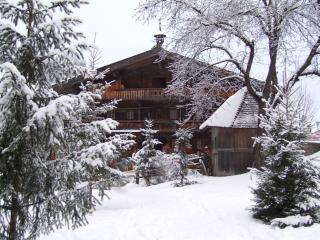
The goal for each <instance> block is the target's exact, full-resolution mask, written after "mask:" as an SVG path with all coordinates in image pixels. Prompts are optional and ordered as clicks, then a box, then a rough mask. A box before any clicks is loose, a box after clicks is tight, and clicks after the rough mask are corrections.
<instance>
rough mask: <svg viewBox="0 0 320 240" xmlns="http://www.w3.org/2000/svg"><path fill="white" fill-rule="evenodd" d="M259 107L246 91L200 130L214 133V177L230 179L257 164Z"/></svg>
mask: <svg viewBox="0 0 320 240" xmlns="http://www.w3.org/2000/svg"><path fill="white" fill-rule="evenodd" d="M257 115H258V104H257V103H256V101H255V100H254V98H253V97H252V96H251V95H250V94H249V93H248V91H247V89H246V88H245V87H244V88H242V89H241V90H239V91H238V92H237V93H236V94H234V95H232V96H231V97H230V98H228V99H227V100H226V102H224V103H223V104H222V105H221V106H220V107H219V109H218V110H217V111H216V112H215V113H213V114H212V116H211V117H210V118H208V119H207V120H206V121H205V122H204V123H203V124H202V125H201V126H200V129H202V130H203V131H206V132H208V131H209V132H210V133H211V139H212V145H211V149H212V151H211V160H212V168H213V169H212V173H213V175H215V176H228V175H234V174H239V173H244V172H246V171H247V169H248V167H251V166H252V164H253V161H254V154H253V139H252V137H254V136H257V127H258V119H257Z"/></svg>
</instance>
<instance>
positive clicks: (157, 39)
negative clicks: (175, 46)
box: [154, 19, 166, 48]
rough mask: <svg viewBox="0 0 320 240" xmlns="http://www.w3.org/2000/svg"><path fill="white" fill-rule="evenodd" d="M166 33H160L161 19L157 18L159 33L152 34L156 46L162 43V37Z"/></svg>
mask: <svg viewBox="0 0 320 240" xmlns="http://www.w3.org/2000/svg"><path fill="white" fill-rule="evenodd" d="M165 37H166V35H165V34H163V33H162V30H161V19H159V33H157V34H155V35H154V38H155V40H156V43H157V45H156V47H158V48H161V47H162V44H163V43H164V39H165Z"/></svg>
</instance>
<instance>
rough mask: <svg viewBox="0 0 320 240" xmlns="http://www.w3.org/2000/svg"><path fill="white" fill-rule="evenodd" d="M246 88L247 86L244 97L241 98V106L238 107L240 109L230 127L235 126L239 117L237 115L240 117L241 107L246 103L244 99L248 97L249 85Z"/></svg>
mask: <svg viewBox="0 0 320 240" xmlns="http://www.w3.org/2000/svg"><path fill="white" fill-rule="evenodd" d="M244 88H245V92H244V94H243V97H242V99H241V103H240V104H239V107H238V109H237V113H236V114H235V116H234V119H233V121H232V123H231V125H230V127H234V123H235V121H236V119H237V117H238V115H239V113H240V110H241V108H242V106H243V104H244V100H245V98H246V97H247V94H248V90H247V87H244Z"/></svg>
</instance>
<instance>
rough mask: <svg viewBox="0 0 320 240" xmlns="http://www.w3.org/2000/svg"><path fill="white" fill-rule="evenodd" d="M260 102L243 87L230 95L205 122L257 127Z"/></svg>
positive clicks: (212, 125) (227, 126) (205, 124)
mask: <svg viewBox="0 0 320 240" xmlns="http://www.w3.org/2000/svg"><path fill="white" fill-rule="evenodd" d="M257 115H258V104H257V102H256V101H255V99H254V98H253V97H252V96H251V95H250V94H249V93H248V91H247V88H246V87H243V88H241V89H240V90H239V91H238V92H236V93H235V94H234V95H232V96H231V97H229V98H228V99H227V100H226V101H225V102H224V103H223V104H222V105H221V106H220V107H219V108H218V110H217V111H215V112H214V113H213V114H212V115H211V116H210V117H209V118H208V119H207V120H206V121H205V122H204V123H203V124H201V126H200V129H204V128H206V127H225V128H257V125H258V117H257Z"/></svg>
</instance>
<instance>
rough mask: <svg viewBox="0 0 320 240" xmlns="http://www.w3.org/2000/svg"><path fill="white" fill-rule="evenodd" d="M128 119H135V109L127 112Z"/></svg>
mask: <svg viewBox="0 0 320 240" xmlns="http://www.w3.org/2000/svg"><path fill="white" fill-rule="evenodd" d="M127 119H128V120H134V112H133V111H128V112H127Z"/></svg>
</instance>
